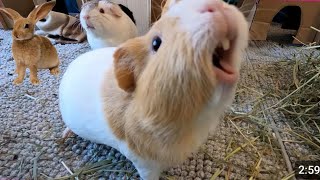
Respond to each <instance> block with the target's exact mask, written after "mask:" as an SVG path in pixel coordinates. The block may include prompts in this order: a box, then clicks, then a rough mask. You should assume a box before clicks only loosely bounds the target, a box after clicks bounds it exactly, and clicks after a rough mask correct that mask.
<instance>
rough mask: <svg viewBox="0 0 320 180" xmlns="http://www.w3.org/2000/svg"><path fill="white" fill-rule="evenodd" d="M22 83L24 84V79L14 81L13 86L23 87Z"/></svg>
mask: <svg viewBox="0 0 320 180" xmlns="http://www.w3.org/2000/svg"><path fill="white" fill-rule="evenodd" d="M22 82H23V79H20V78H16V79H15V80H14V81H13V84H14V85H16V86H19V85H21V83H22Z"/></svg>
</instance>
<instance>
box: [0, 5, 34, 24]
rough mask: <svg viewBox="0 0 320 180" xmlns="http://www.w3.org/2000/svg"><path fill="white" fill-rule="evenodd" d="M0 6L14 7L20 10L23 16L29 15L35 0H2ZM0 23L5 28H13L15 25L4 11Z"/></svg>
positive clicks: (0, 15)
mask: <svg viewBox="0 0 320 180" xmlns="http://www.w3.org/2000/svg"><path fill="white" fill-rule="evenodd" d="M0 6H1V7H6V8H11V9H14V10H16V11H17V12H19V13H20V14H21V16H23V17H27V16H28V14H29V13H30V12H31V11H32V10H33V8H34V3H33V0H23V1H21V0H0ZM0 23H1V26H2V27H3V28H5V29H9V28H10V29H11V28H12V27H13V21H12V20H11V19H10V18H9V17H7V15H5V14H4V13H0Z"/></svg>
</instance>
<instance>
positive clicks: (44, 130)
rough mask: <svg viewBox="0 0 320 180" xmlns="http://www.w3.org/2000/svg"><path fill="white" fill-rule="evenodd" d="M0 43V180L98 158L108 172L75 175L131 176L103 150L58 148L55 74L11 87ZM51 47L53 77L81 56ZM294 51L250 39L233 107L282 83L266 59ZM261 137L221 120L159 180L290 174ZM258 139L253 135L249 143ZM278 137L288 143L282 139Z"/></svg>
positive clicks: (304, 152) (49, 173)
mask: <svg viewBox="0 0 320 180" xmlns="http://www.w3.org/2000/svg"><path fill="white" fill-rule="evenodd" d="M0 39H1V40H0V179H48V177H50V178H59V177H63V176H66V175H69V174H70V172H69V171H68V169H67V168H66V167H68V168H69V169H70V171H73V172H74V171H76V170H77V169H79V168H82V167H84V166H86V165H90V164H93V163H96V162H100V161H103V160H110V161H111V162H113V163H114V166H113V167H112V171H109V170H108V169H105V170H102V171H99V172H97V173H94V174H91V175H87V176H85V177H82V178H83V179H138V174H137V173H136V171H135V170H134V167H133V166H132V164H131V163H130V162H128V161H127V160H126V158H125V157H124V156H122V155H121V154H120V153H119V152H117V151H116V150H114V149H112V148H110V147H108V146H104V145H98V144H94V143H91V142H89V141H86V140H84V139H82V138H80V137H77V136H75V137H72V138H69V139H67V141H66V142H65V143H64V144H59V143H58V142H57V140H59V138H60V137H61V134H62V132H63V130H64V128H65V126H64V124H63V122H62V120H61V115H60V112H59V109H58V86H59V82H60V80H61V77H62V76H61V75H60V76H59V77H54V76H51V75H50V74H49V71H48V70H40V71H39V79H40V81H41V84H40V85H39V86H32V85H31V84H30V82H29V80H28V76H29V72H27V77H26V78H25V81H24V82H23V84H22V85H21V86H13V85H12V82H13V79H14V78H15V76H16V75H14V67H15V64H14V61H13V58H12V55H11V43H12V40H11V32H10V31H3V30H0ZM55 47H56V48H57V50H58V53H59V57H60V59H61V62H62V64H61V70H62V73H61V74H63V73H64V72H65V70H66V68H67V66H68V64H69V63H70V62H72V61H73V60H74V59H75V58H76V57H77V56H79V55H80V54H82V53H85V52H87V51H89V46H88V44H86V43H83V44H66V45H61V44H55ZM295 52H298V48H296V47H283V46H280V45H277V44H275V43H269V42H262V43H257V42H251V44H250V47H249V48H248V50H247V53H246V60H245V62H244V63H243V68H242V71H241V82H240V84H239V88H238V89H239V91H238V93H237V97H236V100H235V102H234V104H233V108H234V109H235V110H237V111H241V112H246V111H249V110H250V108H252V105H253V100H254V99H255V93H257V92H264V91H267V89H268V88H269V89H270V88H272V86H274V82H275V81H276V80H277V79H275V78H279V79H280V80H281V79H282V80H286V74H285V72H281V73H280V74H278V75H279V76H272V75H274V74H276V73H279V72H277V71H270V69H272V68H273V67H272V62H275V61H278V60H282V59H286V58H287V57H290V56H292V55H293V53H295ZM279 79H278V80H279ZM244 89H245V90H244ZM248 89H252V91H250V90H248ZM268 118H271V119H275V122H276V126H277V127H279V128H281V127H283V126H286V125H287V122H286V121H285V120H284V119H283V118H282V117H281V116H280V115H277V114H270V115H268V117H267V119H268ZM266 133H268V134H269V135H270V136H266V137H270V138H269V139H264V138H261V128H259V127H258V126H257V125H255V124H253V123H250V122H248V121H231V120H230V119H229V120H228V118H226V119H225V120H224V121H223V122H222V123H221V125H220V127H219V128H218V130H217V131H216V132H213V134H212V135H210V137H209V139H208V141H207V142H206V143H205V144H204V145H203V146H202V147H201V148H200V150H199V152H198V153H197V154H194V155H192V156H191V157H190V158H189V159H188V160H186V162H185V163H184V164H182V165H181V166H178V167H175V168H172V169H169V170H168V171H166V172H165V173H164V175H163V178H165V179H197V180H199V179H210V178H212V177H213V176H215V175H216V176H217V178H216V179H226V178H227V179H249V178H250V177H252V176H253V177H255V178H257V179H281V178H283V177H284V176H287V175H288V174H289V173H290V172H288V170H287V166H286V163H285V160H284V158H283V154H282V152H281V150H280V147H279V145H278V143H277V139H276V137H275V136H274V134H273V133H274V132H272V131H271V132H270V131H266ZM258 136H259V137H260V138H256V137H258ZM281 137H282V138H283V139H292V137H289V136H287V135H285V134H281ZM248 142H251V144H254V146H251V144H248ZM239 148H240V149H239ZM237 149H238V151H237ZM285 149H286V150H287V153H288V154H289V157H290V160H291V161H292V162H294V161H295V160H297V159H301V157H305V156H310V155H311V154H310V151H309V147H308V146H305V145H300V144H299V143H285ZM292 149H294V152H293V151H292ZM257 152H259V154H260V156H259V157H258V156H257V155H256V154H257ZM315 156H317V155H315ZM117 162H118V163H117ZM64 164H65V166H64ZM128 172H129V173H128Z"/></svg>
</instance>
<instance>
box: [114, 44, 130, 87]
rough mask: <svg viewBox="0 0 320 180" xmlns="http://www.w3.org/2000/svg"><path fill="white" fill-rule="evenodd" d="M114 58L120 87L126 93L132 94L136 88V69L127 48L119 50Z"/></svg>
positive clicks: (115, 71) (115, 72)
mask: <svg viewBox="0 0 320 180" xmlns="http://www.w3.org/2000/svg"><path fill="white" fill-rule="evenodd" d="M113 58H114V74H115V76H116V79H117V81H118V85H119V87H120V88H121V89H123V90H124V91H126V92H132V91H133V90H134V88H135V78H134V72H133V68H134V67H133V64H132V63H133V62H132V59H131V58H130V55H129V52H128V50H127V49H126V48H125V47H120V48H118V49H117V51H116V52H115V53H114V55H113Z"/></svg>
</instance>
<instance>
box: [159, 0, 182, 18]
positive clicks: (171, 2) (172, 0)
mask: <svg viewBox="0 0 320 180" xmlns="http://www.w3.org/2000/svg"><path fill="white" fill-rule="evenodd" d="M179 1H181V0H166V1H162V2H165V4H164V5H161V7H162V12H161V16H162V15H163V14H165V13H166V12H167V11H168V10H169V9H170V7H171V6H172V5H174V4H176V3H178V2H179Z"/></svg>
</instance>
